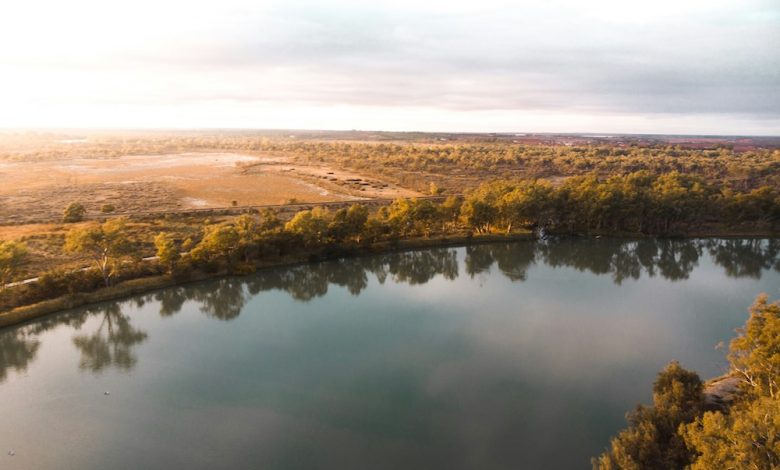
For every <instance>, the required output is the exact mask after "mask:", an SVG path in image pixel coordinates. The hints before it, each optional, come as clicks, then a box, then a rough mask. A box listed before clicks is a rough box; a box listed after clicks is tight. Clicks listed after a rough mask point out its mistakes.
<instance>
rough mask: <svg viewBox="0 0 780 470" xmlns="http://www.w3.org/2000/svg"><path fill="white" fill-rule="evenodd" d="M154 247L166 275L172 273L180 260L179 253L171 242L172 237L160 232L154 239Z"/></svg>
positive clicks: (174, 243) (172, 241)
mask: <svg viewBox="0 0 780 470" xmlns="http://www.w3.org/2000/svg"><path fill="white" fill-rule="evenodd" d="M154 246H155V248H156V249H157V258H158V260H159V262H160V265H162V266H165V269H166V270H167V271H168V273H173V271H174V270H175V269H176V265H177V264H178V262H179V258H181V252H180V251H179V249H178V247H177V246H176V242H175V241H174V240H173V236H171V234H169V233H166V232H160V233H158V234H157V236H156V237H155V238H154Z"/></svg>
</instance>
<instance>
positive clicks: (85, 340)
mask: <svg viewBox="0 0 780 470" xmlns="http://www.w3.org/2000/svg"><path fill="white" fill-rule="evenodd" d="M91 310H92V312H89V311H88V313H87V315H89V314H90V313H91V315H92V316H94V317H97V318H98V319H99V321H98V326H97V328H95V329H94V330H92V331H90V332H85V333H83V334H77V335H75V336H74V337H73V345H74V346H76V349H78V350H79V352H80V353H81V360H80V361H79V368H81V369H86V370H90V371H92V372H99V371H101V370H103V369H105V368H107V367H111V366H113V367H116V368H117V369H121V370H130V369H132V368H133V366H135V364H136V362H137V358H136V356H135V354H134V353H133V348H134V347H135V346H136V345H138V344H140V343H142V342H144V341H146V338H147V336H146V333H145V332H143V331H140V330H138V329H136V328H135V327H133V325H132V324H131V322H130V317H129V316H128V315H126V314H124V313H123V312H122V308H121V306H120V304H119V303H116V302H113V303H110V304H108V305H103V306H101V307H99V308H96V309H91Z"/></svg>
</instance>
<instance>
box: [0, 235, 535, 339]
mask: <svg viewBox="0 0 780 470" xmlns="http://www.w3.org/2000/svg"><path fill="white" fill-rule="evenodd" d="M535 238H536V237H535V235H534V234H533V233H531V232H527V233H512V234H476V235H473V236H471V235H465V236H464V235H458V236H442V237H432V238H413V239H406V240H398V241H395V242H381V243H376V244H373V245H369V246H366V247H359V248H357V249H355V250H354V251H352V252H350V253H349V254H348V255H347V256H346V257H349V258H357V257H361V256H372V255H378V254H383V253H392V252H399V251H409V250H417V249H422V248H437V247H453V246H465V245H471V244H480V243H492V242H502V241H516V240H532V239H535ZM312 256H314V257H316V258H317V261H324V260H327V259H329V258H328V257H320V256H321V255H319V254H318V253H316V252H315V253H307V252H304V253H301V254H300V255H299V256H296V257H294V258H290V259H283V260H280V261H276V262H265V263H258V264H257V265H256V271H254V272H252V273H248V274H246V275H251V274H254V273H255V272H257V271H261V270H266V269H276V268H284V267H293V266H299V265H303V264H308V263H311V262H313V261H314V260H312V259H311V257H312ZM340 257H344V256H340ZM226 276H242V275H241V274H235V273H230V272H227V271H218V272H215V273H204V272H196V273H193V274H192V275H190V276H188V277H187V278H186V279H181V278H175V277H173V276H170V275H158V276H147V277H141V278H137V279H130V280H127V281H123V282H120V283H118V284H116V285H113V286H110V287H104V288H101V289H98V290H96V291H94V292H84V293H76V294H69V295H65V296H62V297H57V298H54V299H48V300H44V301H41V302H38V303H35V304H31V305H24V306H21V307H16V308H14V309H12V310H9V311H7V312H2V313H0V328H5V327H9V326H13V325H17V324H20V323H24V322H28V321H32V320H35V319H38V318H41V317H44V316H47V315H53V314H56V313H59V312H61V311H64V310H69V309H72V308H77V307H82V306H85V305H90V304H96V303H99V302H105V301H109V300H119V299H123V298H126V297H131V296H134V295H138V294H144V293H147V292H151V291H155V290H159V289H165V288H167V287H173V286H177V285H184V284H189V283H193V282H199V281H205V280H208V279H218V278H222V277H226Z"/></svg>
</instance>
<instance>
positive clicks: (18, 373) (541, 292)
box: [0, 239, 780, 469]
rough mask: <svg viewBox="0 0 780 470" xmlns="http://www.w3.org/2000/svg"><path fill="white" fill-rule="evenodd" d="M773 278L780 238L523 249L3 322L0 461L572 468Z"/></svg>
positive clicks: (700, 360)
mask: <svg viewBox="0 0 780 470" xmlns="http://www.w3.org/2000/svg"><path fill="white" fill-rule="evenodd" d="M779 270H780V240H752V239H751V240H747V239H743V240H657V241H656V240H641V241H626V240H610V239H600V240H563V241H557V242H547V243H537V242H532V241H528V242H517V243H511V244H491V245H479V246H471V247H463V248H439V249H428V250H421V251H413V252H406V253H397V254H389V255H382V256H376V257H368V258H360V259H349V260H341V261H334V262H326V263H321V264H314V265H307V266H299V267H295V268H289V269H277V270H271V271H267V272H263V273H260V274H257V275H253V276H249V277H243V278H229V279H222V280H217V281H209V282H203V283H199V284H193V285H188V286H184V287H178V288H171V289H167V290H162V291H159V292H155V293H152V294H148V295H143V296H139V297H135V298H131V299H129V300H126V301H122V302H113V303H105V304H101V305H98V306H92V307H89V308H81V309H77V310H73V311H69V312H65V313H63V314H60V315H56V316H52V317H49V318H46V319H44V320H42V321H37V322H34V323H30V324H26V325H23V326H21V327H17V328H7V329H4V330H0V468H3V469H37V468H42V469H49V468H51V469H55V468H56V469H68V468H73V469H107V468H111V469H125V468H126V469H139V468H144V469H158V468H159V469H171V468H188V469H194V468H263V469H275V468H291V469H308V468H312V469H315V468H316V469H383V468H388V469H401V468H403V469H417V468H425V469H434V468H443V469H444V468H446V469H461V468H462V469H504V468H507V469H508V468H512V469H518V468H523V469H533V468H545V469H554V468H588V467H589V459H590V457H591V456H594V455H596V454H598V453H599V452H600V451H601V450H602V449H603V448H604V447H605V446H607V445H608V440H609V437H610V436H611V435H612V434H614V433H615V432H616V431H617V430H618V429H619V428H621V427H622V426H623V425H624V423H625V421H624V417H623V416H624V413H625V412H626V411H627V410H629V409H631V408H632V407H633V406H634V405H635V404H636V403H638V402H648V401H649V400H650V388H651V384H652V382H653V380H654V377H655V375H656V373H657V372H658V370H659V369H661V368H662V367H663V366H664V365H665V364H666V363H667V362H668V361H670V360H672V359H677V360H679V361H680V362H681V363H682V364H683V366H685V367H687V368H691V369H695V370H696V371H698V372H699V373H700V374H701V375H702V377H704V378H707V377H711V376H715V375H718V374H721V373H722V372H724V370H725V359H724V355H725V352H724V350H723V349H717V348H716V345H717V344H718V343H720V342H726V343H728V340H729V339H730V338H731V337H732V336H733V330H734V328H736V327H738V326H739V325H741V324H743V323H744V321H745V319H746V318H747V313H746V308H747V307H748V306H749V304H751V303H752V301H753V299H754V298H755V296H756V295H757V294H758V293H760V292H767V293H769V295H770V297H772V298H775V299H776V298H778V297H780V290H779V288H780V272H779ZM11 453H12V454H14V455H10V454H11Z"/></svg>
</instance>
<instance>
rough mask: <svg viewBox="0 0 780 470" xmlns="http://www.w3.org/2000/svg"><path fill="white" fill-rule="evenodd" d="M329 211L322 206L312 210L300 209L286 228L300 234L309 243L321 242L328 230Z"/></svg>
mask: <svg viewBox="0 0 780 470" xmlns="http://www.w3.org/2000/svg"><path fill="white" fill-rule="evenodd" d="M328 219H329V218H328V212H327V210H325V209H322V208H320V207H315V208H314V209H312V210H305V211H300V212H298V213H297V214H295V216H293V218H292V219H290V221H289V222H287V224H285V226H284V229H285V230H286V231H288V232H290V233H295V234H297V235H300V236H301V237H302V238H303V240H304V242H305V243H307V244H316V243H321V242H322V241H324V240H325V238H326V235H327V232H328V225H329V220H328Z"/></svg>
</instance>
